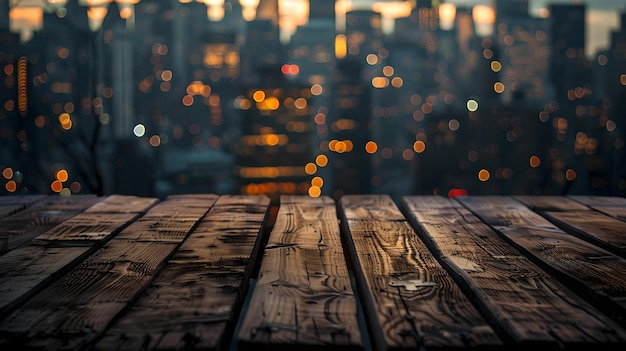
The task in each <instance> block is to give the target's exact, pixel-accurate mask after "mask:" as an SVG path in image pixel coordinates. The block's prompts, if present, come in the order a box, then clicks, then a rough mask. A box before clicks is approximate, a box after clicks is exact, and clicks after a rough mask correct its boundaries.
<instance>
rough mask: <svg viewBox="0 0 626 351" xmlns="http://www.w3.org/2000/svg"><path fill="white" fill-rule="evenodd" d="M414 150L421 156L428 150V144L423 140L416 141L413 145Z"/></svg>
mask: <svg viewBox="0 0 626 351" xmlns="http://www.w3.org/2000/svg"><path fill="white" fill-rule="evenodd" d="M413 150H415V152H417V153H418V154H421V153H422V152H424V151H425V150H426V143H424V142H423V141H421V140H418V141H416V142H415V143H413Z"/></svg>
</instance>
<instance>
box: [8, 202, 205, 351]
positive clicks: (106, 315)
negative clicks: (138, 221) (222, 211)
mask: <svg viewBox="0 0 626 351" xmlns="http://www.w3.org/2000/svg"><path fill="white" fill-rule="evenodd" d="M171 202H174V203H175V206H173V204H172V203H171ZM171 202H170V201H168V200H166V201H163V202H162V203H160V204H157V205H156V206H155V207H153V208H151V209H150V210H149V211H148V213H147V215H148V214H152V220H153V221H155V222H157V221H158V222H165V223H166V222H167V218H162V217H160V216H156V215H154V214H155V213H156V214H161V213H163V212H164V209H166V210H173V211H174V209H173V207H175V208H176V209H177V210H176V211H177V213H179V214H183V213H185V212H190V213H195V212H196V211H195V210H194V209H195V208H204V212H203V213H196V214H197V217H196V222H195V223H188V225H189V226H188V228H189V232H190V231H192V230H193V228H195V226H196V224H197V222H198V221H199V220H200V219H201V218H202V217H203V216H204V214H205V213H206V211H208V210H209V208H210V207H211V206H212V204H213V202H214V201H209V200H198V199H193V198H189V199H179V200H175V201H171ZM187 210H189V211H187ZM184 217H185V222H186V223H187V222H191V215H189V214H186V215H184ZM132 227H133V224H131V225H130V226H128V227H127V228H126V229H124V230H123V231H122V233H120V235H118V236H117V237H115V238H113V239H111V240H109V241H108V242H107V243H106V244H105V245H104V246H103V247H102V248H100V249H99V250H97V251H96V252H95V253H94V254H92V255H90V256H89V257H88V258H87V259H85V260H84V261H83V262H82V263H80V264H79V265H78V266H77V267H75V268H74V269H72V270H70V271H69V272H68V273H67V274H65V275H63V276H62V277H61V278H60V279H59V280H57V281H55V282H54V283H53V284H52V285H50V286H49V287H47V288H46V289H44V290H43V291H41V292H40V293H38V294H36V295H35V296H34V297H32V298H31V299H29V300H28V301H26V302H25V303H24V304H23V305H22V306H21V307H19V308H18V309H17V310H15V311H14V312H13V313H11V314H10V315H9V316H8V317H7V318H5V319H4V320H2V321H1V322H0V347H2V348H6V347H8V348H11V349H23V348H25V347H26V348H41V347H43V346H45V347H49V348H53V349H54V348H55V347H61V345H62V346H63V347H64V348H68V349H84V348H87V347H88V346H89V345H91V344H92V343H93V342H94V341H95V340H96V339H97V338H99V337H100V336H101V335H102V333H103V332H104V330H105V328H106V327H107V326H108V325H109V324H110V323H111V322H112V321H113V320H114V318H117V317H118V316H119V315H120V313H121V312H122V311H123V310H125V309H126V308H127V307H128V306H129V304H130V303H132V302H133V301H134V300H135V299H136V298H137V297H138V296H139V295H140V294H141V292H142V291H143V290H144V289H145V288H146V287H147V286H148V284H149V283H150V282H151V281H152V279H153V278H154V276H155V275H156V273H157V272H158V271H159V270H160V269H161V268H162V266H163V265H164V262H165V261H166V260H167V259H168V258H169V257H170V256H171V255H172V254H173V252H174V251H175V249H176V248H177V247H178V246H179V245H180V243H181V242H182V241H183V240H184V236H181V237H180V240H179V241H178V242H177V241H175V240H173V239H172V238H164V240H161V241H159V240H158V236H155V237H153V240H151V241H132V240H127V239H124V238H122V235H121V234H123V233H124V232H125V231H132Z"/></svg>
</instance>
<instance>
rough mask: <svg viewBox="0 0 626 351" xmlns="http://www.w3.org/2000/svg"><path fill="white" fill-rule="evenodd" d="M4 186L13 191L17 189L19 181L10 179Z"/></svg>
mask: <svg viewBox="0 0 626 351" xmlns="http://www.w3.org/2000/svg"><path fill="white" fill-rule="evenodd" d="M4 188H5V189H6V190H7V191H8V192H10V193H13V192H15V191H16V190H17V183H16V182H15V181H14V180H10V181H8V182H7V183H6V185H5V186H4Z"/></svg>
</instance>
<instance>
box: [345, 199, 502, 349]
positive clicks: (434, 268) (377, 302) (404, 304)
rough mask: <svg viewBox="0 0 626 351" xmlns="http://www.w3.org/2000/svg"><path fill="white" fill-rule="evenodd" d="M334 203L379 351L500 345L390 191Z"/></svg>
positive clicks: (492, 346) (496, 336)
mask: <svg viewBox="0 0 626 351" xmlns="http://www.w3.org/2000/svg"><path fill="white" fill-rule="evenodd" d="M339 204H340V207H339V212H340V214H341V221H342V225H343V229H344V233H345V235H346V236H347V238H346V241H347V243H348V247H349V248H350V251H351V256H352V260H353V262H354V263H353V264H354V267H355V277H356V281H357V284H358V286H359V292H360V294H361V296H362V297H363V301H364V302H363V303H364V305H365V306H364V310H365V311H366V317H367V320H368V322H369V323H371V325H370V330H374V331H375V332H374V333H373V335H372V336H373V339H374V345H375V346H376V349H377V350H390V349H391V350H397V349H414V348H420V349H423V348H425V349H426V350H432V349H442V350H447V349H450V348H461V347H470V346H471V347H477V348H495V347H497V346H502V344H501V340H500V338H499V337H498V335H497V334H496V333H495V331H494V330H493V329H492V328H491V326H490V325H489V324H488V323H487V322H486V321H485V319H483V317H482V316H481V315H480V313H479V312H478V310H476V309H475V308H474V306H472V303H471V302H470V301H469V299H468V298H467V297H466V296H465V295H464V294H463V292H462V291H461V289H460V288H459V287H458V286H457V284H456V283H455V282H454V281H453V279H452V277H451V276H450V275H449V274H448V273H447V272H446V271H445V270H444V269H443V268H442V267H441V265H440V264H439V263H438V262H437V261H436V260H435V258H434V257H433V256H432V255H431V254H430V252H429V251H428V249H427V248H426V246H425V245H424V244H423V243H422V241H421V240H420V239H419V238H418V237H417V235H416V233H415V231H414V230H413V229H412V228H411V226H410V225H409V223H408V222H407V220H406V219H405V218H404V216H403V215H402V213H401V212H400V210H399V209H398V207H397V206H396V205H395V203H394V202H393V201H392V200H391V198H390V197H389V196H388V195H345V196H343V197H342V198H341V199H340V201H339ZM422 205H425V204H420V206H422ZM432 205H436V204H432Z"/></svg>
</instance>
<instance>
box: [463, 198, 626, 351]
mask: <svg viewBox="0 0 626 351" xmlns="http://www.w3.org/2000/svg"><path fill="white" fill-rule="evenodd" d="M458 201H460V202H461V203H463V205H465V206H466V207H467V208H468V209H469V210H470V211H472V212H473V213H474V214H475V215H477V216H478V217H479V218H480V219H481V220H482V221H483V222H485V223H486V224H488V225H490V226H491V227H492V228H494V229H495V230H496V231H497V232H498V233H500V235H501V236H502V237H503V238H505V239H506V240H507V242H508V243H510V244H511V245H513V246H514V247H515V248H517V249H518V250H519V251H521V252H522V253H523V254H524V255H526V256H528V257H529V258H531V259H532V260H533V261H534V262H535V263H536V264H538V265H539V266H541V267H542V268H543V269H544V270H546V271H547V272H549V273H550V274H552V275H553V276H554V277H556V278H558V279H559V280H560V281H561V282H563V283H564V284H566V285H567V286H568V287H569V288H570V289H572V290H573V291H575V292H576V293H577V294H579V295H580V296H582V297H584V298H585V299H586V300H587V301H588V302H589V303H591V304H592V305H593V306H594V307H596V308H598V309H599V310H601V311H602V312H604V313H605V314H606V315H608V316H609V317H611V318H612V319H613V320H614V321H615V322H617V323H618V324H620V325H621V326H622V327H624V326H626V274H625V272H626V260H625V259H624V258H621V257H619V256H617V255H615V254H613V253H611V252H609V251H606V250H604V249H602V248H600V247H598V246H595V245H593V244H590V243H588V242H586V241H584V240H582V239H579V238H577V237H575V236H573V235H570V234H567V233H565V232H564V231H562V230H561V229H559V228H558V227H556V226H555V225H553V224H552V223H550V222H549V221H548V220H546V219H545V218H543V217H541V216H540V215H539V214H537V213H535V212H533V211H532V210H530V209H529V208H527V207H526V206H524V205H523V204H521V203H519V202H517V201H516V200H513V199H512V198H509V197H504V196H481V197H473V196H468V197H463V198H458ZM598 317H599V316H598ZM609 328H611V327H609ZM591 330H593V329H590V331H591ZM607 330H610V329H607ZM616 335H620V337H621V332H620V333H617V332H616ZM622 342H623V341H622Z"/></svg>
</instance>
